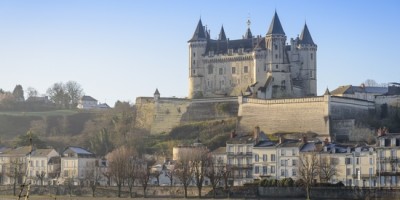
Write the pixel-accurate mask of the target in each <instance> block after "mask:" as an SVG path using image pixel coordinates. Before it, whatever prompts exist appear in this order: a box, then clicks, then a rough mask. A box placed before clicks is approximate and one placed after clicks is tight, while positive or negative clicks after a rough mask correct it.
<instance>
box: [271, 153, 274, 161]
mask: <svg viewBox="0 0 400 200" xmlns="http://www.w3.org/2000/svg"><path fill="white" fill-rule="evenodd" d="M271 161H272V162H275V154H271Z"/></svg>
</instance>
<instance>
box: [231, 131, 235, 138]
mask: <svg viewBox="0 0 400 200" xmlns="http://www.w3.org/2000/svg"><path fill="white" fill-rule="evenodd" d="M235 137H236V130H233V131H232V132H231V138H235Z"/></svg>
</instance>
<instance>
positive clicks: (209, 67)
mask: <svg viewBox="0 0 400 200" xmlns="http://www.w3.org/2000/svg"><path fill="white" fill-rule="evenodd" d="M213 68H214V67H213V66H212V65H208V74H213V73H214V70H213Z"/></svg>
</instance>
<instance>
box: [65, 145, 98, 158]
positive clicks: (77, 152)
mask: <svg viewBox="0 0 400 200" xmlns="http://www.w3.org/2000/svg"><path fill="white" fill-rule="evenodd" d="M71 154H72V155H71ZM65 155H68V157H71V156H72V157H95V154H94V153H92V152H90V151H88V150H86V149H84V148H81V147H67V148H66V149H65V150H64V152H63V156H65Z"/></svg>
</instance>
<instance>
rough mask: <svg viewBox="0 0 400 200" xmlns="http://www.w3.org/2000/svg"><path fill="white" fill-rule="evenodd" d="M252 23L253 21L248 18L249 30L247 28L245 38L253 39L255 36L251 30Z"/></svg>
mask: <svg viewBox="0 0 400 200" xmlns="http://www.w3.org/2000/svg"><path fill="white" fill-rule="evenodd" d="M250 25H251V21H250V19H248V20H247V30H246V33H245V34H244V36H243V39H251V38H253V34H252V33H251V30H250Z"/></svg>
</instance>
